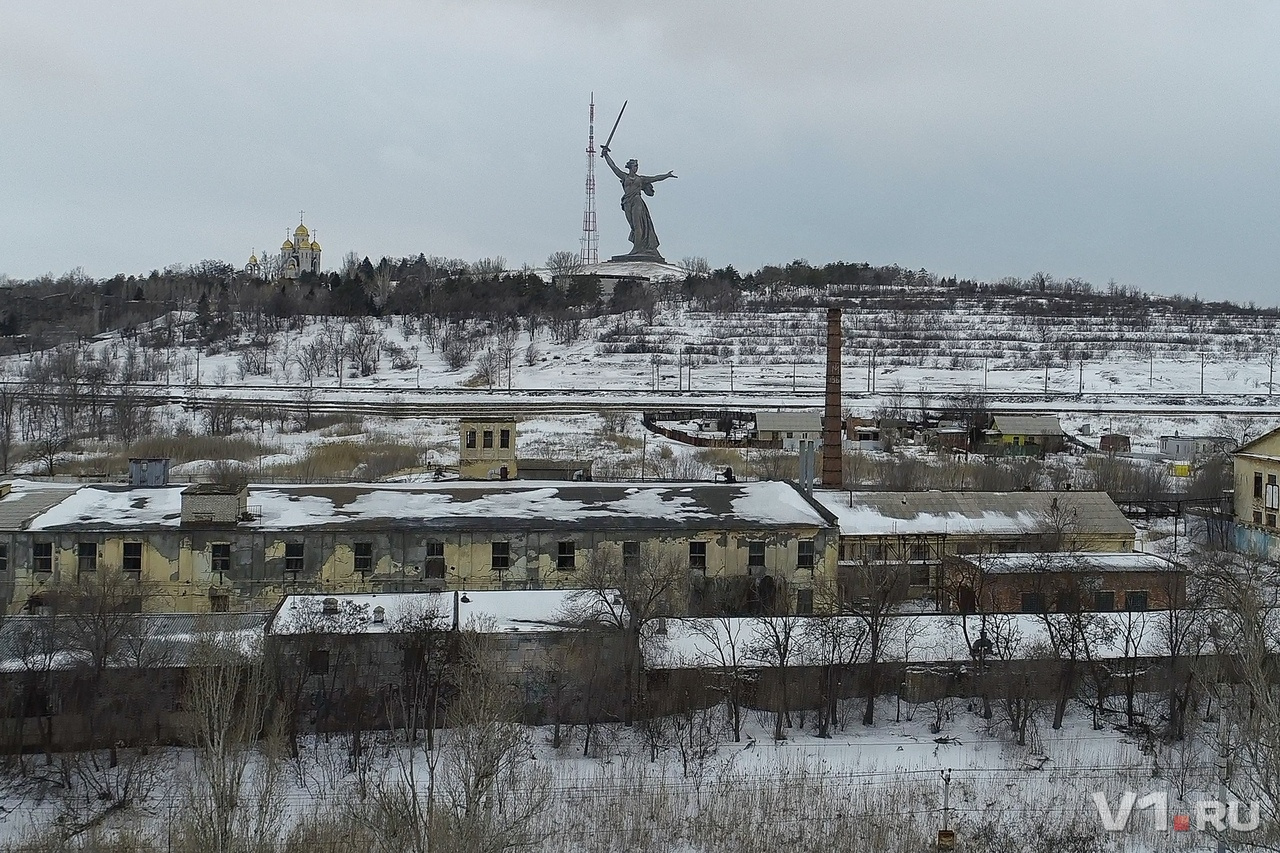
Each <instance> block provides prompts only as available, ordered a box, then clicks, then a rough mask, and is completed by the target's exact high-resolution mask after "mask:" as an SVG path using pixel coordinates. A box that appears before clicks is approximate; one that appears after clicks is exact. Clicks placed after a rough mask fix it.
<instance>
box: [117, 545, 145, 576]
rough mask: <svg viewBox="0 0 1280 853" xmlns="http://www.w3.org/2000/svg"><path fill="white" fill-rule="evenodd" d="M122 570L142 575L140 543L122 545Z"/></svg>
mask: <svg viewBox="0 0 1280 853" xmlns="http://www.w3.org/2000/svg"><path fill="white" fill-rule="evenodd" d="M122 568H123V569H124V570H125V571H126V572H133V573H134V574H141V573H142V543H141V542H126V543H124V563H123V565H122Z"/></svg>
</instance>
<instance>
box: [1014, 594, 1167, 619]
mask: <svg viewBox="0 0 1280 853" xmlns="http://www.w3.org/2000/svg"><path fill="white" fill-rule="evenodd" d="M1056 599H1057V600H1056V604H1057V611H1058V612H1059V613H1073V612H1075V611H1077V610H1079V609H1080V596H1079V595H1078V594H1076V593H1075V592H1072V591H1069V590H1063V591H1062V592H1059V593H1058V594H1057V596H1056ZM1148 599H1149V596H1148V594H1147V590H1145V589H1130V590H1126V591H1125V594H1124V608H1125V610H1135V611H1141V610H1146V609H1147V606H1148ZM1093 609H1094V610H1097V611H1107V610H1115V609H1116V594H1115V592H1114V591H1113V590H1098V591H1096V592H1094V594H1093ZM1022 612H1023V613H1048V612H1049V601H1048V598H1047V597H1046V596H1045V594H1044V593H1043V592H1024V593H1022Z"/></svg>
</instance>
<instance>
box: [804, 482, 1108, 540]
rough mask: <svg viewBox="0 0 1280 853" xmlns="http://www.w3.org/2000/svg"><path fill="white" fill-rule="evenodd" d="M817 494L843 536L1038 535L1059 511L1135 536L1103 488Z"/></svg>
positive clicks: (1098, 528)
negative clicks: (1085, 489)
mask: <svg viewBox="0 0 1280 853" xmlns="http://www.w3.org/2000/svg"><path fill="white" fill-rule="evenodd" d="M813 496H814V499H815V500H817V501H818V502H819V503H820V504H822V506H824V507H825V508H826V509H827V510H829V511H830V512H831V513H833V514H834V515H835V516H836V518H837V519H838V520H839V523H840V533H841V535H843V536H902V535H916V534H931V535H932V534H959V535H965V534H968V535H984V536H1010V535H1020V534H1025V533H1037V532H1041V531H1043V530H1044V528H1045V524H1046V519H1047V518H1048V517H1049V515H1050V514H1052V513H1054V512H1055V511H1058V512H1069V513H1071V514H1072V516H1073V517H1074V518H1075V519H1076V521H1077V522H1078V524H1079V526H1080V529H1081V530H1082V531H1084V532H1087V533H1088V534H1090V535H1118V536H1125V535H1128V536H1132V535H1133V524H1132V523H1131V522H1130V521H1128V520H1127V519H1126V518H1125V517H1124V515H1123V514H1122V513H1121V512H1120V510H1119V508H1118V507H1116V505H1115V503H1114V502H1112V501H1111V499H1110V498H1108V497H1107V496H1106V495H1105V494H1103V493H1101V492H1070V493H1063V494H1058V493H1056V492H943V491H923V492H921V491H916V492H884V491H862V492H848V491H815V492H814V495H813ZM1055 502H1057V503H1058V508H1056V509H1055V506H1054V504H1055Z"/></svg>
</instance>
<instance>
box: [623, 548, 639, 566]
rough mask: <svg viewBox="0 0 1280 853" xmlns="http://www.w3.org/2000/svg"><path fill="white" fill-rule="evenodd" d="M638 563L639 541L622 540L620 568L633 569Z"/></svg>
mask: <svg viewBox="0 0 1280 853" xmlns="http://www.w3.org/2000/svg"><path fill="white" fill-rule="evenodd" d="M638 565H640V543H639V542H623V543H622V568H624V569H634V568H635V567H636V566H638Z"/></svg>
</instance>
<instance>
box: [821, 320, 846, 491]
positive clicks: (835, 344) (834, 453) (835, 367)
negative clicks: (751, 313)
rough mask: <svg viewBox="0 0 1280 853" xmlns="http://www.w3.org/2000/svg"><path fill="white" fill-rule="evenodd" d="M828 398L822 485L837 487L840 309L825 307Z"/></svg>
mask: <svg viewBox="0 0 1280 853" xmlns="http://www.w3.org/2000/svg"><path fill="white" fill-rule="evenodd" d="M826 393H827V399H826V411H824V412H823V413H822V486H823V488H827V489H838V488H840V487H841V486H842V485H844V456H843V454H842V453H841V449H840V448H841V441H840V439H841V437H842V435H843V433H844V423H843V421H842V418H841V417H840V414H841V413H840V309H839V308H828V309H827V389H826Z"/></svg>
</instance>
